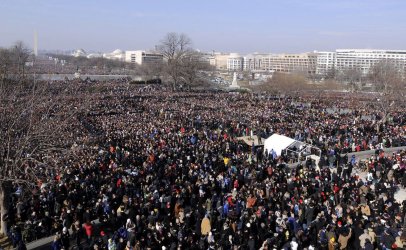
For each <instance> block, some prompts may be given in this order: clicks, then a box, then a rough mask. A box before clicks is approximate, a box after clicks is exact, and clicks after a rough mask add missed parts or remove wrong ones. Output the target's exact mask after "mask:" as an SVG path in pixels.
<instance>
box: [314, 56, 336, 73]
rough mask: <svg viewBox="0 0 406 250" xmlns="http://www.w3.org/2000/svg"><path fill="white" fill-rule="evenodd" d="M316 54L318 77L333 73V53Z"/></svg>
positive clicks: (334, 58) (334, 57)
mask: <svg viewBox="0 0 406 250" xmlns="http://www.w3.org/2000/svg"><path fill="white" fill-rule="evenodd" d="M315 53H317V62H316V65H317V66H316V74H318V75H327V74H328V73H329V72H331V71H333V70H334V69H335V68H334V65H335V64H334V62H335V60H336V53H335V52H328V51H325V52H324V51H323V52H317V51H316V52H315Z"/></svg>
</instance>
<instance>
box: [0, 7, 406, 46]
mask: <svg viewBox="0 0 406 250" xmlns="http://www.w3.org/2000/svg"><path fill="white" fill-rule="evenodd" d="M405 13H406V1H405V0H280V1H277V0H249V1H248V0H199V1H198V0H128V1H127V0H110V1H107V0H66V1H62V0H1V1H0V46H1V47H7V46H10V45H12V44H13V43H14V42H15V41H17V40H22V41H24V42H25V43H26V44H27V45H29V46H32V44H33V33H34V30H37V32H38V37H39V48H40V49H77V48H83V49H85V50H92V51H104V52H107V51H112V50H114V49H117V48H120V49H122V50H130V49H150V48H154V45H156V44H158V43H159V41H160V40H161V39H162V38H163V37H164V36H165V34H166V33H168V32H178V33H185V34H187V35H188V36H189V37H190V38H191V39H192V41H193V45H194V47H195V48H197V49H200V50H204V51H213V50H215V51H224V52H240V53H248V52H275V53H278V52H292V53H294V52H305V51H313V50H319V51H322V50H334V49H336V48H376V49H379V48H380V49H406V14H405Z"/></svg>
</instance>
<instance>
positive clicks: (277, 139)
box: [264, 134, 297, 156]
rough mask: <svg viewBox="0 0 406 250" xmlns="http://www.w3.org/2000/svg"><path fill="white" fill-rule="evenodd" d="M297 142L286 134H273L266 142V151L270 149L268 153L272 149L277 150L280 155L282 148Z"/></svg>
mask: <svg viewBox="0 0 406 250" xmlns="http://www.w3.org/2000/svg"><path fill="white" fill-rule="evenodd" d="M295 142H297V141H296V140H294V139H292V138H289V137H287V136H284V135H278V134H273V135H271V136H270V137H269V138H268V139H266V140H265V143H264V152H265V150H268V153H271V151H272V149H273V150H274V151H275V153H276V155H277V156H280V155H281V153H282V150H284V149H286V148H288V147H289V146H290V145H292V144H293V143H295Z"/></svg>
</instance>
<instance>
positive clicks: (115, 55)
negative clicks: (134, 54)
mask: <svg viewBox="0 0 406 250" xmlns="http://www.w3.org/2000/svg"><path fill="white" fill-rule="evenodd" d="M103 58H106V59H110V60H117V61H124V58H125V53H124V52H123V51H122V50H120V49H116V50H114V51H113V52H111V53H104V54H103Z"/></svg>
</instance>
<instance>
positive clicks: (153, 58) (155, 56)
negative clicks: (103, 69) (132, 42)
mask: <svg viewBox="0 0 406 250" xmlns="http://www.w3.org/2000/svg"><path fill="white" fill-rule="evenodd" d="M163 59H164V57H163V55H162V54H160V53H156V52H147V51H144V50H134V51H126V52H125V61H126V62H129V63H136V64H138V65H142V64H150V63H160V62H163Z"/></svg>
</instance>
